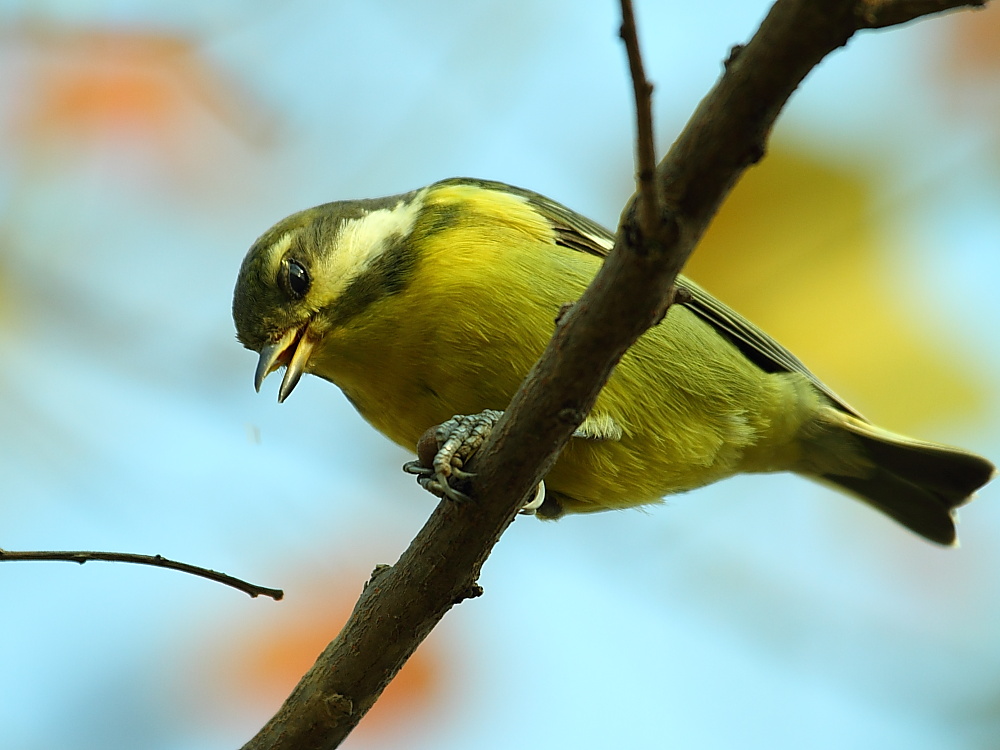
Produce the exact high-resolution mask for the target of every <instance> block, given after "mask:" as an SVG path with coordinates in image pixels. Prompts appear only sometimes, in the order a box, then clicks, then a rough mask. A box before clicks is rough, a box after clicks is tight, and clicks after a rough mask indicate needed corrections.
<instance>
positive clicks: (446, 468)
mask: <svg viewBox="0 0 1000 750" xmlns="http://www.w3.org/2000/svg"><path fill="white" fill-rule="evenodd" d="M501 416H503V412H500V411H496V410H494V409H486V410H485V411H481V412H479V413H478V414H469V415H465V414H456V415H455V416H454V417H452V418H451V419H449V420H448V421H447V422H444V423H442V424H439V425H438V426H437V427H432V428H430V429H429V430H427V432H425V433H424V434H423V435H422V436H421V438H420V442H419V443H417V460H416V461H408V462H407V463H405V464H403V471H405V472H407V473H408V474H415V475H416V477H417V482H418V483H419V484H420V486H421V487H423V488H424V489H425V490H427V491H428V492H431V493H433V494H435V495H437V496H438V497H447V498H448V499H450V500H454V501H456V502H463V501H466V500H468V499H469V496H468V495H466V494H465V493H464V492H462V491H461V490H458V489H456V488H455V487H454V486H453V484H452V483H453V481H454V480H459V481H461V480H466V479H471V478H472V477H473V476H475V474H472V473H470V472H467V471H464V470H463V469H462V467H463V466H465V464H466V463H467V462H468V461H469V459H470V458H472V455H473V454H474V453H475V452H476V451H478V450H479V448H480V447H482V445H483V443H484V442H486V438H488V437H489V435H490V432H492V430H493V427H494V426H495V425H496V423H497V422H498V421H499V420H500V417H501ZM544 500H545V483H544V482H540V483H539V484H538V489H537V490H536V491H535V497H534V499H532V500H531V501H530V502H528V503H526V504H525V505H524V507H523V508H521V513H527V514H534V512H535V510H536V509H537V508H538V507H539V506H541V504H542V502H543V501H544Z"/></svg>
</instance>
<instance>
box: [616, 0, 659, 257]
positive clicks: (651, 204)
mask: <svg viewBox="0 0 1000 750" xmlns="http://www.w3.org/2000/svg"><path fill="white" fill-rule="evenodd" d="M621 5H622V26H621V31H620V32H619V36H620V37H621V38H622V41H623V42H624V43H625V52H626V54H627V55H628V67H629V71H630V72H631V74H632V90H633V92H634V94H635V121H636V122H635V124H636V139H635V167H636V174H635V176H636V183H637V187H638V190H637V193H638V196H639V197H638V201H639V225H640V227H641V228H642V231H643V234H645V235H646V236H647V237H652V236H654V235H656V234H658V224H659V212H658V210H657V208H658V206H659V198H658V192H657V189H656V187H657V186H656V143H655V139H654V138H653V84H651V83H650V82H649V81H648V80H647V79H646V71H645V69H644V67H643V64H642V53H641V52H640V50H639V34H638V32H637V31H636V23H635V13H634V11H633V8H632V0H621Z"/></svg>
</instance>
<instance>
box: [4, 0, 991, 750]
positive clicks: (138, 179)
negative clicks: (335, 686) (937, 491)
mask: <svg viewBox="0 0 1000 750" xmlns="http://www.w3.org/2000/svg"><path fill="white" fill-rule="evenodd" d="M767 7H768V3H767V2H760V1H758V0H753V1H748V0H738V1H737V0H728V1H725V2H721V3H711V4H698V3H694V4H692V3H657V2H652V0H639V2H638V4H637V12H638V18H639V22H640V26H641V29H640V30H641V35H642V38H643V42H644V51H645V57H646V64H647V71H648V75H649V76H650V78H651V79H652V80H653V81H655V83H656V92H655V97H656V98H655V105H656V106H655V111H656V116H657V133H658V137H659V143H660V147H661V150H663V149H665V148H666V147H667V146H668V145H669V143H670V141H671V139H672V137H673V135H674V134H675V133H676V132H677V131H678V130H679V128H680V127H681V126H682V125H683V123H684V121H685V120H686V118H687V116H688V114H689V113H690V112H691V111H692V110H693V108H694V106H695V105H696V103H697V101H698V100H699V98H700V97H701V96H702V95H703V94H704V93H705V92H706V91H707V90H708V88H709V86H710V85H711V84H712V82H713V81H714V80H715V78H716V77H717V76H718V74H719V72H720V70H721V64H722V60H723V59H724V58H725V57H726V55H727V52H728V49H729V47H730V46H731V45H732V44H735V43H739V42H743V41H745V40H746V39H748V38H749V36H750V35H751V33H752V32H753V30H754V29H755V28H756V26H757V24H758V23H759V21H760V19H761V18H762V17H763V15H764V13H765V12H766V9H767ZM618 25H619V18H618V9H617V3H615V2H613V1H612V0H606V2H591V3H575V2H571V1H570V0H561V1H560V0H551V1H550V2H545V3H539V2H529V1H528V0H502V1H501V0H489V1H487V0H484V1H483V2H477V3H454V2H445V1H444V0H422V1H421V2H403V1H402V0H396V1H391V0H374V1H373V2H368V3H364V4H362V3H348V2H337V3H326V2H319V0H292V1H291V2H286V3H281V4H274V3H264V2H247V1H245V2H240V1H238V0H226V1H223V2H216V3H211V4H207V3H195V2H173V3H169V4H166V3H152V2H133V3H121V2H98V1H97V0H95V1H94V2H85V1H84V0H64V1H62V2H59V1H57V0H51V1H40V0H32V2H30V3H28V2H10V1H8V2H2V3H0V35H2V40H3V41H2V44H0V359H2V361H3V363H4V367H3V369H2V371H0V478H2V484H0V487H2V490H0V529H2V533H0V547H3V548H8V549H15V550H17V549H101V550H119V551H134V552H143V553H149V554H154V553H159V554H163V555H166V556H168V557H173V558H178V559H183V560H185V561H188V562H191V563H196V564H201V565H205V566H208V567H211V568H215V569H218V570H224V571H226V572H229V573H231V574H233V575H237V576H241V577H245V578H247V579H250V580H252V581H254V582H257V583H260V584H263V585H269V586H279V587H283V588H284V589H285V591H286V599H285V601H283V602H280V603H275V602H273V601H270V600H266V599H256V600H251V599H249V598H248V597H246V596H244V595H242V594H240V593H238V592H235V591H233V590H230V589H227V588H223V587H221V586H219V585H217V584H214V583H209V582H207V581H204V580H200V579H196V578H192V577H188V576H184V575H181V574H178V573H174V572H168V571H162V570H155V569H149V568H138V567H133V566H124V565H109V564H103V563H93V564H88V565H86V566H83V567H78V566H73V565H68V564H61V563H20V564H17V563H9V564H5V565H0V589H2V591H3V600H4V603H3V616H2V617H0V675H2V685H3V687H2V688H0V746H2V747H4V748H5V749H9V750H49V749H50V748H56V747H73V748H76V749H78V750H87V749H90V748H94V749H95V750H96V749H98V748H99V749H100V750H118V749H122V750H132V749H134V748H143V749H144V750H175V749H176V750H199V749H201V748H206V749H207V748H235V747H238V746H240V745H241V744H242V743H243V742H245V741H246V740H247V739H248V738H249V737H251V736H252V735H253V734H254V732H255V731H256V730H257V729H258V728H259V727H260V726H261V725H262V724H263V723H264V721H266V719H267V718H269V717H270V716H271V714H272V713H273V712H274V710H275V709H276V708H277V707H278V705H279V704H280V702H281V701H282V699H283V697H284V696H285V695H286V694H287V693H288V691H289V690H290V688H291V686H292V685H293V684H294V683H295V681H296V680H297V679H298V677H299V676H300V674H301V673H302V672H303V671H304V670H305V669H306V668H307V667H308V666H309V664H311V663H312V660H313V659H314V657H315V656H316V655H317V654H318V653H319V651H320V650H321V648H322V647H323V645H324V644H325V643H326V642H327V641H328V640H329V639H330V638H331V637H332V636H333V635H334V634H335V633H336V631H337V629H338V627H339V624H340V623H341V622H342V621H343V619H344V618H345V617H346V615H347V613H348V611H349V609H350V607H351V606H352V604H353V602H354V601H355V599H356V597H357V594H358V593H359V591H360V589H361V586H362V584H363V582H364V581H365V579H366V577H367V575H368V573H369V572H370V570H371V569H372V568H373V567H374V566H375V565H376V564H377V563H391V562H393V561H395V559H396V557H397V555H398V554H399V553H400V552H401V551H402V549H403V548H404V547H405V545H406V544H407V543H408V541H409V540H410V538H411V537H412V536H413V535H414V533H415V532H416V530H417V529H418V528H419V526H420V525H421V524H422V522H423V521H424V519H425V518H426V517H427V515H428V513H429V512H430V510H431V507H432V503H433V502H434V501H433V499H432V498H431V497H430V496H428V495H427V494H426V493H424V492H422V491H421V490H419V489H418V487H417V486H416V484H415V482H414V481H413V480H412V478H411V477H408V476H406V475H404V474H403V473H402V472H401V471H399V467H400V465H401V464H402V463H403V462H404V461H405V460H407V459H408V455H407V454H406V453H405V452H404V451H402V450H400V449H398V448H396V447H395V446H393V445H391V444H390V443H389V442H388V441H387V440H386V439H384V438H382V437H381V436H380V435H378V434H377V433H375V432H374V431H373V430H372V429H371V428H370V427H368V426H367V425H366V424H365V423H364V422H363V421H362V420H361V419H360V418H359V417H358V416H357V415H356V414H355V413H354V411H353V410H352V408H351V407H350V405H349V404H348V403H347V402H346V400H345V399H344V398H343V396H342V395H341V394H340V392H339V391H338V390H337V389H336V388H334V387H332V386H331V385H329V384H327V383H324V382H322V381H319V380H317V379H313V378H306V379H305V380H304V382H303V383H302V384H301V385H300V386H299V387H298V389H297V390H296V391H295V394H294V396H293V397H292V398H291V399H289V401H288V402H287V403H286V404H284V405H282V406H278V404H277V403H276V399H275V393H276V389H277V383H276V381H268V382H267V383H266V384H265V387H264V389H263V393H262V394H261V395H259V396H258V395H256V394H255V393H254V391H253V387H252V375H253V369H254V366H255V363H256V356H255V355H254V354H252V353H250V352H247V351H244V350H242V349H241V348H240V346H239V345H238V344H237V343H236V341H235V339H234V335H233V334H234V331H233V325H232V322H231V318H230V311H229V306H230V299H231V290H232V286H233V283H234V281H235V278H236V272H237V269H238V267H239V264H240V261H241V259H242V257H243V254H244V252H245V251H246V249H247V248H248V247H249V245H250V244H251V243H252V242H253V240H254V239H255V238H256V237H257V236H258V235H259V234H260V233H262V232H263V231H264V230H265V229H266V228H267V227H268V226H270V225H271V224H272V223H274V222H275V221H277V220H278V219H280V218H281V217H283V216H285V215H287V214H289V213H291V212H293V211H295V210H298V209H301V208H304V207H307V206H311V205H314V204H317V203H322V202H326V201H331V200H336V199H343V198H357V197H373V196H379V195H386V194H392V193H396V192H401V191H405V190H409V189H412V188H415V187H418V186H421V185H425V184H427V183H430V182H432V181H434V180H437V179H439V178H443V177H449V176H454V175H465V176H476V177H482V178H488V179H495V180H503V181H507V182H511V183H514V184H518V185H521V186H523V187H527V188H530V189H532V190H536V191H538V192H541V193H545V194H547V195H549V196H551V197H552V198H555V199H557V200H559V201H561V202H563V203H565V204H567V205H569V206H570V207H572V208H574V209H576V210H578V211H580V212H582V213H584V214H586V215H589V216H590V217H592V218H594V219H596V220H598V221H601V222H603V223H604V224H606V225H608V226H612V227H613V226H614V225H615V224H616V223H617V216H618V212H619V210H620V208H621V206H622V205H623V203H624V201H625V199H626V197H627V196H628V195H629V194H630V193H631V190H632V187H631V175H632V131H633V125H632V121H633V115H632V106H631V102H630V97H631V94H630V91H631V89H630V83H629V79H628V75H627V66H626V63H625V57H624V53H623V50H622V47H621V44H620V42H619V40H618V38H617V29H618ZM689 270H690V273H691V275H692V276H694V277H695V278H696V279H697V280H698V281H700V282H701V283H702V284H704V285H705V286H707V287H708V288H709V289H710V290H712V291H714V292H715V293H716V294H717V295H718V296H720V297H721V298H722V299H724V300H725V301H727V302H728V303H729V304H731V305H732V306H734V307H736V308H737V309H739V310H741V311H742V312H744V313H745V314H746V315H747V316H748V317H750V318H751V319H752V320H754V321H755V322H757V323H759V324H761V325H762V326H763V327H764V328H765V329H766V330H768V331H769V332H771V333H772V334H774V335H775V336H776V337H777V338H778V339H779V340H781V341H782V342H783V343H785V344H786V345H788V346H789V347H790V348H791V349H792V350H793V351H794V352H796V354H798V355H799V356H800V357H801V358H802V359H803V360H804V361H805V362H806V363H808V364H809V365H810V366H811V367H812V369H814V370H815V371H816V372H817V373H818V374H819V375H820V376H821V377H823V378H824V379H825V380H826V381H827V382H828V383H830V384H831V386H832V387H833V388H834V389H835V390H837V391H838V392H839V393H840V394H841V395H842V396H844V398H845V399H847V400H848V401H849V402H851V403H852V404H853V405H855V406H856V407H857V408H859V409H860V410H861V411H862V412H863V413H865V414H866V415H867V416H869V417H870V418H872V419H873V420H875V421H877V422H879V423H880V424H882V425H883V426H885V427H888V428H890V429H894V430H897V431H903V432H909V433H912V434H915V435H918V436H921V437H924V438H927V439H931V440H938V441H942V442H950V443H954V444H959V445H961V446H963V447H966V448H969V449H971V450H975V451H978V452H980V453H983V454H985V455H987V456H991V457H992V458H993V459H994V460H996V459H998V458H1000V435H998V431H997V428H996V425H997V424H998V417H1000V385H998V383H1000V349H998V347H997V334H998V322H1000V295H998V294H997V289H996V283H997V282H996V279H997V277H998V273H1000V6H997V4H996V3H994V4H993V7H991V8H990V9H988V10H986V11H981V12H975V13H971V12H966V13H960V14H955V15H952V16H949V17H946V18H938V19H934V20H929V21H924V22H921V23H918V24H914V25H911V26H909V27H906V28H898V29H893V30H890V31H887V32H880V33H869V34H863V35H860V36H858V37H857V38H855V39H854V40H852V41H851V43H850V45H849V46H848V48H847V49H846V50H842V51H840V52H838V53H836V54H834V55H832V56H831V57H830V58H829V59H828V60H827V61H826V62H824V63H823V64H822V66H821V67H820V68H819V69H818V70H816V71H815V72H814V73H813V75H811V76H810V77H809V78H808V79H807V81H806V82H805V85H804V86H803V88H802V90H801V91H800V92H798V93H797V94H796V95H795V96H794V97H793V99H792V101H791V104H790V106H789V107H788V109H787V111H786V113H785V114H784V115H783V117H782V119H781V121H780V125H779V127H778V128H777V131H776V133H775V136H774V140H773V142H772V144H771V147H770V153H769V155H768V158H767V159H766V160H765V162H764V163H763V164H762V165H761V166H758V167H756V168H754V169H752V170H751V172H750V173H749V174H748V175H747V177H746V179H744V180H743V181H742V183H741V184H740V185H739V187H738V189H737V190H736V192H735V194H734V195H733V196H732V199H731V200H730V201H729V202H728V203H727V205H726V206H725V209H724V211H723V213H722V214H721V215H720V217H719V219H718V221H717V223H716V224H715V225H714V227H713V229H712V230H711V233H710V234H709V236H708V237H707V238H706V240H705V242H704V243H703V245H702V246H701V248H699V250H698V251H697V252H696V254H695V256H694V259H693V262H692V264H691V266H690V269H689ZM960 532H961V537H962V547H961V549H959V550H947V549H940V548H937V547H934V546H933V545H931V544H929V543H925V542H924V541H922V540H920V539H918V538H916V537H915V536H913V535H911V534H909V533H908V532H906V531H905V530H903V529H901V528H899V527H897V526H895V525H894V524H893V523H892V522H890V521H888V520H886V519H885V518H883V517H881V516H879V515H878V514H876V513H874V512H872V511H870V510H869V509H867V508H865V507H863V506H862V505H861V504H859V503H857V502H854V501H852V500H850V499H847V498H845V497H843V496H840V495H837V494H835V493H834V492H832V491H830V490H827V489H824V488H822V487H819V486H817V485H814V484H811V483H809V482H807V481H805V480H802V479H799V478H796V477H791V476H766V477H765V476H756V477H743V478H739V479H734V480H730V481H726V482H723V483H721V484H718V485H715V486H712V487H709V488H706V489H704V490H700V491H698V492H695V493H691V494H689V495H685V496H681V497H676V498H673V499H670V500H669V501H668V502H667V503H666V504H665V505H664V506H662V507H654V508H650V509H648V511H628V512H621V513H610V514H604V515H599V516H590V517H576V518H568V519H565V520H563V521H561V522H559V523H556V524H544V523H540V522H538V521H536V520H534V519H531V518H521V519H518V520H517V521H516V522H515V524H514V526H513V527H512V528H511V529H510V531H509V532H508V533H507V535H506V536H505V537H504V538H503V540H502V542H501V543H500V545H499V546H498V547H497V549H496V551H495V552H494V554H493V556H492V558H491V559H490V560H489V562H488V564H487V565H486V567H485V570H484V572H483V576H482V580H481V583H482V584H483V586H484V587H485V589H486V595H485V596H484V597H482V598H480V599H477V600H474V601H470V602H467V603H465V604H463V605H461V606H460V607H458V608H456V609H455V610H454V611H453V612H452V613H450V614H449V615H448V617H447V618H446V619H445V621H444V622H443V623H442V625H441V626H440V627H439V628H438V629H437V630H436V631H435V632H434V634H433V635H432V637H431V638H430V640H429V641H428V642H427V643H426V644H425V645H424V646H423V647H422V648H421V650H420V651H419V652H418V654H417V655H416V656H415V658H414V659H413V660H412V662H411V664H410V665H409V666H408V667H407V669H406V670H405V671H404V672H403V673H402V674H401V676H400V678H399V679H398V680H397V681H396V682H395V683H394V684H393V685H392V686H391V687H390V689H389V690H388V691H387V693H386V694H385V696H384V699H383V700H382V701H381V702H380V703H379V705H378V706H376V708H375V710H373V711H372V713H371V714H370V715H369V716H368V717H367V718H365V720H364V721H363V722H362V724H361V725H360V727H359V728H358V730H357V731H356V732H355V734H354V735H353V736H352V737H351V739H350V740H349V741H348V743H347V747H351V748H358V749H361V748H365V749H372V750H378V749H381V748H394V747H407V748H416V749H419V748H435V749H436V750H445V749H447V748H468V747H477V748H510V747H526V748H534V747H539V748H541V747H551V746H555V747H575V748H605V747H634V748H644V747H663V746H670V747H679V748H684V747H697V748H732V747H744V748H757V747H767V748H803V747H808V748H843V747H852V748H908V749H921V748H941V747H948V748H995V747H998V746H1000V585H998V582H997V574H996V571H997V569H998V566H1000V545H998V544H997V541H996V540H997V539H998V538H1000V489H998V487H997V486H996V485H995V486H992V487H988V488H987V489H986V490H985V491H983V492H982V493H981V497H980V498H979V500H978V501H977V502H976V503H974V504H972V505H971V506H969V507H967V508H965V509H963V511H962V525H961V528H960Z"/></svg>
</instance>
